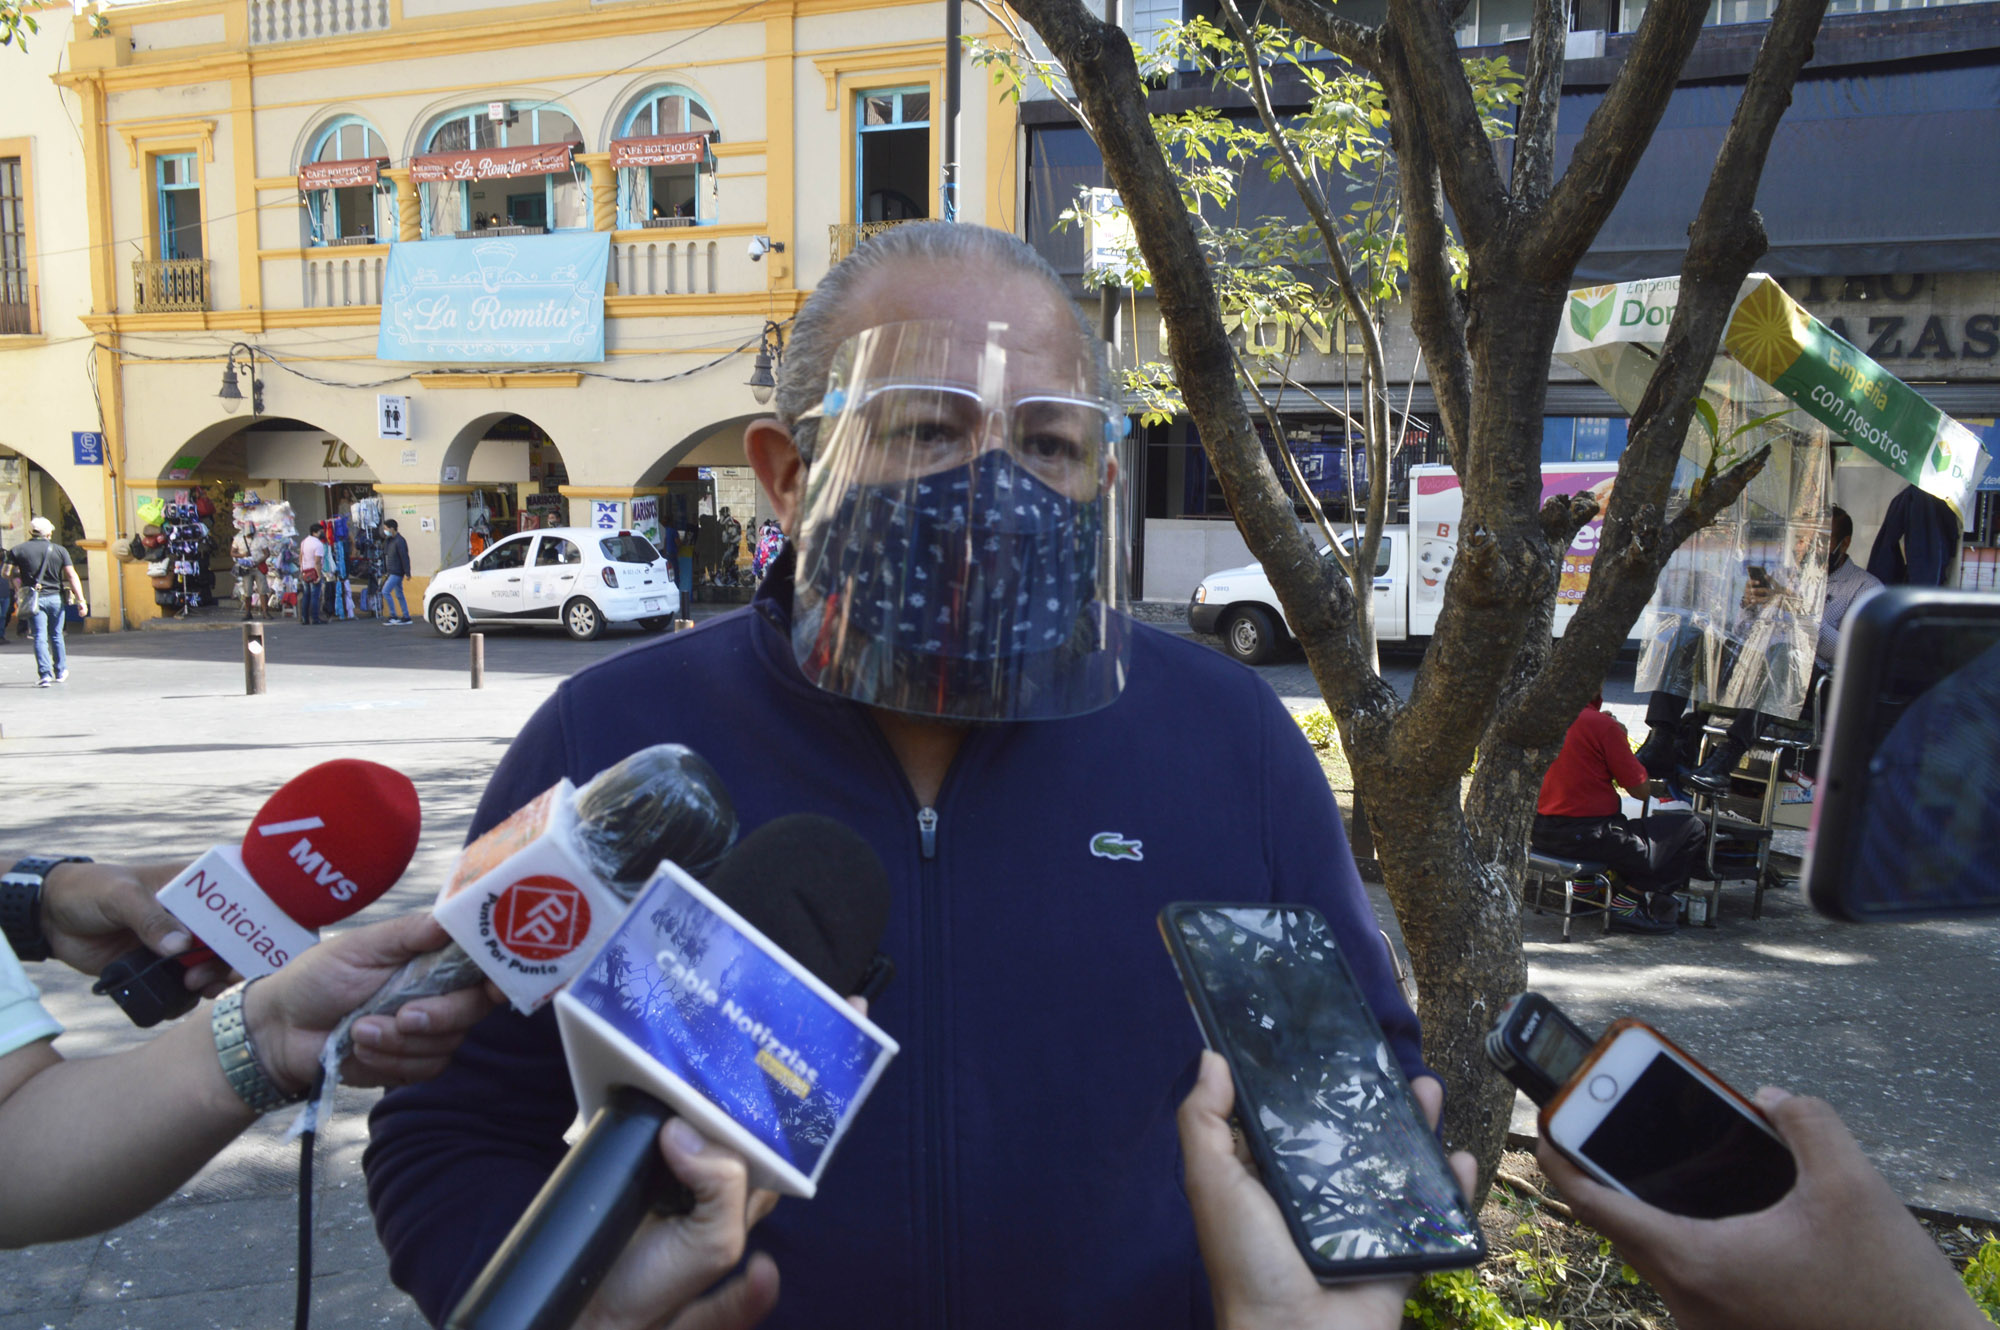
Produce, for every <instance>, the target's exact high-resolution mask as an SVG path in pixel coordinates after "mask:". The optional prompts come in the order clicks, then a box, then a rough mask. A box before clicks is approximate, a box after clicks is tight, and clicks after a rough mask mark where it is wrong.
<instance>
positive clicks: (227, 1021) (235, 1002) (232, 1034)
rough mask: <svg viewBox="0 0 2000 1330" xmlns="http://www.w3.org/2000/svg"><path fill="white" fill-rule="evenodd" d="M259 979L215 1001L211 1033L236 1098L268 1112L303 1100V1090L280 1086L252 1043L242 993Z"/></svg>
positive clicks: (216, 1052) (209, 1021) (211, 1019)
mask: <svg viewBox="0 0 2000 1330" xmlns="http://www.w3.org/2000/svg"><path fill="white" fill-rule="evenodd" d="M256 982H257V981H256V980H255V979H252V980H251V981H250V982H249V983H242V984H238V985H236V987H234V988H232V989H230V990H229V991H228V992H227V993H224V994H223V995H222V996H221V997H219V998H217V999H216V1000H215V1010H214V1011H212V1012H210V1013H209V1018H208V1028H209V1032H210V1033H211V1034H213V1035H214V1036H215V1056H216V1057H217V1058H219V1059H221V1061H222V1074H223V1076H224V1077H226V1078H227V1079H228V1081H229V1088H230V1089H232V1090H234V1091H236V1097H237V1098H238V1099H241V1100H242V1101H243V1102H244V1103H246V1104H248V1105H249V1106H250V1108H251V1111H252V1112H256V1113H269V1112H270V1111H271V1110H272V1109H274V1108H283V1107H284V1106H285V1105H287V1104H297V1103H303V1102H304V1101H305V1097H306V1096H305V1092H304V1091H303V1090H301V1091H299V1092H298V1093H296V1094H295V1093H293V1092H291V1091H289V1090H286V1089H284V1088H283V1087H281V1086H280V1085H279V1084H278V1083H277V1082H276V1081H274V1080H272V1079H271V1074H270V1073H269V1072H267V1071H265V1070H264V1064H263V1063H262V1062H259V1061H258V1060H257V1050H256V1049H255V1048H252V1047H251V1046H250V1027H249V1026H248V1025H247V1024H245V1023H244V1020H243V994H244V993H245V991H247V990H248V989H249V987H250V984H254V983H256Z"/></svg>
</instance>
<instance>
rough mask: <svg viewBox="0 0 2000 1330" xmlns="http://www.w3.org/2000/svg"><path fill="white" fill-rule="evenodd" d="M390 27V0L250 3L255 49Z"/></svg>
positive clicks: (257, 0) (262, 0)
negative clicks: (281, 43)
mask: <svg viewBox="0 0 2000 1330" xmlns="http://www.w3.org/2000/svg"><path fill="white" fill-rule="evenodd" d="M388 26H389V0H250V44H251V45H252V46H266V45H269V44H271V43H272V42H303V41H311V40H313V39H315V38H319V37H342V36H345V35H347V34H348V33H353V32H380V31H382V30H383V29H384V28H387V27H388Z"/></svg>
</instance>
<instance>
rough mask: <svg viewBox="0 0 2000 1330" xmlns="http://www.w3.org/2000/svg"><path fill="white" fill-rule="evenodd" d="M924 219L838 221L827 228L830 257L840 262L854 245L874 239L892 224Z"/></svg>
mask: <svg viewBox="0 0 2000 1330" xmlns="http://www.w3.org/2000/svg"><path fill="white" fill-rule="evenodd" d="M923 220H924V219H923V218H921V217H903V218H898V219H897V220H896V221H893V222H836V223H834V224H833V225H832V226H829V227H827V228H826V230H827V238H828V239H829V241H831V244H830V246H829V249H830V253H829V255H828V257H829V258H831V259H832V261H833V262H835V263H838V262H840V261H841V260H842V259H844V258H846V257H847V256H848V255H849V254H852V253H853V252H854V247H855V246H856V245H858V244H860V243H861V242H862V241H864V240H870V239H873V238H874V237H876V236H879V235H881V234H882V233H883V232H884V231H887V230H888V229H889V228H890V227H892V226H901V225H902V224H903V223H904V222H921V221H923Z"/></svg>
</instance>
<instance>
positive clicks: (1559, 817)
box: [1530, 692, 1706, 933]
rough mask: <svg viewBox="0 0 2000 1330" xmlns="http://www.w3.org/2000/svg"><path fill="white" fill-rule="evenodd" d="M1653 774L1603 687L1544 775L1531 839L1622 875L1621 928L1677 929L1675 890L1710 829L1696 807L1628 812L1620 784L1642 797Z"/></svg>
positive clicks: (1615, 899) (1546, 849)
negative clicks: (1635, 815)
mask: <svg viewBox="0 0 2000 1330" xmlns="http://www.w3.org/2000/svg"><path fill="white" fill-rule="evenodd" d="M1646 781H1647V775H1646V768H1645V767H1643V766H1641V765H1640V764H1639V759H1638V758H1637V757H1635V756H1633V753H1632V746H1631V744H1630V743H1628V742H1627V741H1626V738H1625V727H1624V726H1623V725H1621V724H1619V723H1618V719H1617V717H1615V716H1613V715H1611V714H1610V713H1609V712H1607V711H1605V710H1604V695H1603V694H1602V693H1601V692H1600V693H1599V694H1598V695H1597V696H1596V697H1593V698H1591V699H1590V701H1589V702H1588V703H1587V704H1586V705H1585V706H1584V708H1583V710H1581V711H1579V712H1577V714H1576V719H1575V720H1573V721H1571V722H1570V727H1569V733H1567V734H1565V735H1564V736H1563V746H1562V751H1561V752H1560V753H1558V754H1556V760H1555V761H1554V762H1552V763H1550V764H1549V772H1548V775H1546V776H1544V777H1543V778H1542V792H1541V796H1540V798H1538V799H1537V800H1536V801H1535V829H1534V834H1533V837H1532V839H1531V841H1530V844H1532V845H1533V846H1534V848H1535V850H1536V852H1537V853H1540V854H1549V855H1555V856H1556V857H1557V858H1561V859H1577V860H1587V861H1590V862H1593V863H1600V864H1603V865H1605V866H1606V867H1607V868H1610V869H1611V870H1612V871H1614V872H1615V873H1617V874H1618V876H1619V877H1620V878H1622V879H1623V882H1622V884H1621V885H1619V886H1618V887H1617V888H1616V889H1614V890H1613V892H1612V893H1611V899H1610V901H1608V902H1607V904H1608V905H1609V906H1610V909H1611V926H1612V927H1613V928H1614V929H1617V930H1618V931H1620V932H1625V933H1671V932H1673V931H1674V927H1675V925H1674V918H1675V916H1676V915H1677V914H1678V913H1679V911H1680V902H1679V901H1678V900H1677V899H1676V897H1675V895H1674V893H1675V892H1677V891H1682V890H1685V889H1686V887H1687V884H1688V875H1689V873H1690V872H1691V871H1692V870H1693V868H1694V865H1695V859H1696V858H1697V856H1699V855H1700V853H1701V846H1702V840H1703V837H1704V836H1705V835H1706V832H1705V830H1704V828H1703V824H1702V820H1701V818H1699V817H1698V816H1696V815H1695V814H1693V813H1689V812H1658V813H1654V814H1652V815H1651V816H1649V817H1643V818H1640V819H1639V820H1638V821H1636V822H1635V821H1633V820H1632V819H1630V818H1627V817H1626V816H1625V815H1624V813H1623V811H1622V810H1623V807H1624V802H1623V801H1622V800H1621V799H1620V798H1619V797H1618V791H1619V788H1620V787H1623V788H1624V789H1625V790H1626V791H1627V792H1628V793H1630V794H1632V795H1633V796H1634V797H1635V798H1636V797H1638V796H1640V795H1642V794H1643V793H1644V792H1645V789H1646Z"/></svg>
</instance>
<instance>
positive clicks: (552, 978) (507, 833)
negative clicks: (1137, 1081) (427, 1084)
mask: <svg viewBox="0 0 2000 1330" xmlns="http://www.w3.org/2000/svg"><path fill="white" fill-rule="evenodd" d="M735 839H736V808H735V805H734V804H733V803H731V801H730V798H729V792H728V791H727V790H726V789H724V788H723V784H722V778H721V777H720V776H718V775H716V774H715V769H714V768H713V767H711V766H709V764H708V763H707V762H706V761H704V760H703V759H702V758H701V757H700V756H699V755H698V754H696V753H695V752H694V750H692V749H690V748H687V747H685V746H683V745H681V744H655V745H653V746H652V747H650V748H643V749H641V750H639V751H638V752H636V753H634V754H632V755H631V756H630V757H628V758H626V759H625V760H624V761H622V762H619V763H617V764H616V765H614V766H611V767H607V768H606V769H605V770H603V771H601V772H599V773H598V774H597V776H596V777H594V778H593V779H592V780H591V781H590V783H589V784H587V785H585V786H584V788H583V789H581V790H575V791H572V790H571V789H570V788H569V782H568V781H561V782H558V783H557V784H556V785H554V786H551V787H550V788H549V789H548V790H546V791H544V792H543V793H542V794H541V795H540V796H538V797H537V798H536V799H534V800H533V801H531V802H530V803H529V804H528V805H527V807H525V808H523V809H521V810H520V811H518V812H516V813H515V814H514V815H513V816H512V817H509V818H507V819H506V820H505V821H503V822H501V823H500V824H499V825H498V826H495V827H492V828H490V829H489V830H488V831H487V832H486V833H485V834H484V835H482V836H480V837H479V838H478V839H477V840H475V841H473V842H472V843H471V844H470V845H468V846H466V847H465V850H464V851H463V853H461V854H460V856H459V862H458V864H457V866H456V867H455V868H454V870H453V873H452V878H451V881H450V882H449V883H448V884H447V885H446V887H445V891H444V893H443V895H442V896H441V897H440V900H439V905H440V907H443V906H444V905H445V902H446V901H448V900H450V899H451V898H452V897H453V896H454V895H455V894H461V893H463V894H464V895H465V901H464V902H462V903H461V905H460V906H459V907H454V908H453V909H452V910H449V911H442V913H444V914H450V915H453V916H454V918H455V919H456V918H463V917H467V916H469V917H470V919H471V921H472V922H473V924H474V926H473V927H469V928H466V929H465V930H464V933H463V936H466V937H469V938H472V939H473V940H475V941H484V942H485V943H486V944H487V951H486V954H485V955H483V956H482V957H479V958H475V957H474V956H473V955H471V954H470V953H468V952H467V951H466V949H465V947H464V946H463V945H461V944H460V943H459V942H457V941H452V942H450V943H448V945H446V946H444V947H441V948H440V949H438V950H436V951H434V952H430V953H428V954H426V955H423V956H419V957H417V958H416V959H415V960H412V961H411V962H410V963H409V964H407V965H405V966H404V967H403V968H402V969H400V970H398V971H396V972H395V973H394V974H392V975H390V976H389V977H388V978H387V980H386V981H384V982H383V984H382V985H381V987H380V988H378V989H376V990H375V991H374V992H372V993H370V994H369V995H367V997H366V999H365V1000H363V1001H361V1002H359V1003H358V1004H357V1005H356V1006H355V1008H354V1010H353V1011H352V1013H351V1014H349V1016H348V1017H347V1019H346V1020H343V1021H341V1022H340V1023H338V1024H336V1025H335V1026H334V1027H333V1030H332V1032H331V1033H330V1034H329V1036H328V1038H327V1041H326V1047H325V1049H324V1051H323V1052H322V1053H321V1055H320V1063H321V1065H322V1066H324V1067H325V1068H326V1071H327V1079H326V1096H325V1097H323V1098H322V1100H321V1103H320V1105H318V1106H316V1107H315V1109H314V1110H313V1111H312V1112H311V1113H309V1114H308V1115H306V1116H304V1117H302V1118H301V1119H300V1123H299V1126H300V1127H303V1126H305V1125H307V1124H308V1123H310V1122H313V1121H316V1120H317V1118H318V1116H319V1113H320V1112H321V1111H323V1108H324V1105H325V1103H326V1102H327V1101H328V1099H330V1097H331V1095H332V1093H333V1089H334V1087H335V1086H337V1085H338V1084H339V1083H340V1078H341V1075H342V1073H341V1068H342V1066H343V1065H344V1064H345V1063H346V1062H347V1060H348V1058H349V1057H350V1055H352V1054H353V1053H354V1052H355V1041H354V1036H353V1033H352V1030H353V1027H354V1023H355V1022H356V1021H358V1020H361V1019H363V1018H366V1017H369V1016H389V1017H393V1016H394V1015H395V1014H396V1013H397V1011H398V1010H399V1009H400V1008H401V1007H402V1006H403V1004H404V1003H406V1002H409V1001H411V1000H412V999H415V998H419V997H429V996H435V995H437V994H442V993H452V992H458V991H461V990H464V989H468V988H475V987H479V986H481V985H482V984H485V983H488V982H495V981H497V982H499V983H500V985H501V986H502V987H503V988H504V989H506V990H508V991H507V996H509V997H511V998H513V1000H514V1002H515V1005H516V1006H517V1007H519V1008H521V1009H522V1010H531V1009H532V1008H533V1007H535V1006H538V1005H540V1002H542V1001H546V1000H547V998H548V996H549V995H551V994H553V993H554V991H555V990H556V989H557V988H558V987H560V986H561V984H562V983H563V982H564V981H565V980H566V979H567V978H568V975H569V974H571V973H574V969H575V966H576V965H580V964H581V963H582V961H583V959H584V958H585V957H586V956H587V955H588V954H589V953H588V951H587V950H583V944H584V941H585V939H586V938H587V937H588V936H589V933H590V927H591V923H590V902H591V901H592V900H593V899H594V900H596V902H597V903H598V907H599V909H600V911H603V910H604V907H605V906H607V905H610V906H618V907H622V906H623V904H625V903H627V902H629V901H630V900H631V899H632V897H633V896H634V895H636V894H637V892H638V890H639V888H640V887H642V886H644V885H645V883H646V880H647V879H648V878H650V877H651V876H652V873H653V869H654V868H655V867H656V866H657V865H658V864H659V862H660V861H661V860H662V859H671V860H673V861H674V862H675V863H679V864H682V865H691V867H689V871H690V872H695V873H705V872H707V871H708V870H709V869H710V868H712V867H714V866H715V864H716V862H717V861H718V860H719V859H721V857H722V856H723V854H724V853H725V852H726V851H727V850H728V849H729V846H730V845H731V843H733V842H734V841H735ZM545 842H546V845H544V843H545ZM548 854H554V855H555V856H557V857H556V859H555V860H554V862H553V864H552V863H550V862H549V861H548V860H547V857H546V856H547V855H548ZM552 866H555V867H562V868H563V871H565V872H568V873H569V874H571V875H572V876H576V877H579V878H586V879H588V880H586V881H584V882H582V883H581V884H578V883H571V882H569V881H567V880H566V879H558V880H551V878H552V876H553V875H552V874H549V873H546V872H540V873H538V872H535V871H533V870H535V869H536V868H548V867H552ZM510 870H512V871H510ZM515 879H521V880H520V881H518V882H517V881H515ZM496 884H497V885H496ZM515 886H518V887H520V888H522V890H519V891H514V890H510V889H507V888H511V887H515ZM488 887H492V888H493V889H492V890H491V891H489V892H488V896H487V901H488V902H489V909H488V912H487V914H486V916H485V917H484V918H483V919H481V918H480V917H479V914H478V911H476V910H467V909H466V908H464V907H465V906H466V905H468V904H477V903H478V902H476V901H475V900H474V894H475V893H477V892H479V891H480V890H481V889H483V888H488ZM578 903H581V904H582V906H583V909H582V911H581V912H580V914H581V919H580V923H581V927H579V926H578V925H579V912H578V911H577V909H576V906H577V904H578ZM495 915H498V916H501V918H500V920H499V921H498V926H496V923H495V919H494V916H495ZM613 922H615V920H614V919H600V920H598V922H597V926H598V927H599V928H600V929H602V928H603V927H605V926H608V925H609V924H611V923H613ZM561 943H566V944H567V945H558V944H561ZM296 1129H297V1128H295V1130H296Z"/></svg>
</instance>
